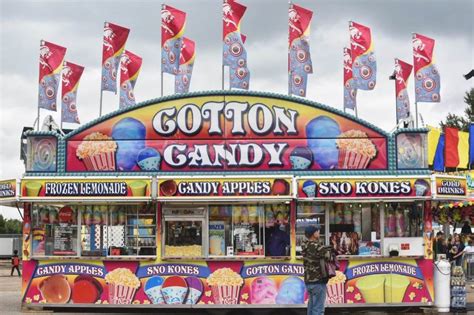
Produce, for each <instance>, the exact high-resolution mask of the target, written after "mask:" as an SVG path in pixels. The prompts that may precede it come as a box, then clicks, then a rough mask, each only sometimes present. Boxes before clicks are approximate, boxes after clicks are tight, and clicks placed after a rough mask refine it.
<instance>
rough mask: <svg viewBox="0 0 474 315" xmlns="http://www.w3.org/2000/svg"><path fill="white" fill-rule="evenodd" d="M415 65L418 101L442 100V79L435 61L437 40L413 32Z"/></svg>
mask: <svg viewBox="0 0 474 315" xmlns="http://www.w3.org/2000/svg"><path fill="white" fill-rule="evenodd" d="M412 44H413V66H414V68H415V100H416V102H430V103H431V102H434V103H438V102H440V99H441V97H440V87H441V79H440V75H439V72H438V69H437V68H436V65H435V64H434V63H433V50H434V45H435V41H434V39H432V38H429V37H426V36H423V35H420V34H413V36H412Z"/></svg>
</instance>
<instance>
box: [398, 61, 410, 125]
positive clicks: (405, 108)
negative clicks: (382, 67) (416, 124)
mask: <svg viewBox="0 0 474 315" xmlns="http://www.w3.org/2000/svg"><path fill="white" fill-rule="evenodd" d="M412 68H413V67H412V65H410V64H408V63H406V62H404V61H402V60H400V59H395V93H396V96H397V122H398V121H400V120H401V119H407V118H408V117H409V116H410V100H409V99H408V92H407V84H408V78H409V77H410V74H411V69H412Z"/></svg>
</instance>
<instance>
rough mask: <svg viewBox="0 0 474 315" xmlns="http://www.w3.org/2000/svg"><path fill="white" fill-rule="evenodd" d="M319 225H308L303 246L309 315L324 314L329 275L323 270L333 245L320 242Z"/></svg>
mask: <svg viewBox="0 0 474 315" xmlns="http://www.w3.org/2000/svg"><path fill="white" fill-rule="evenodd" d="M319 229H320V228H319V226H313V225H311V226H308V227H306V229H305V236H306V238H307V240H305V241H304V242H303V244H302V246H301V248H302V250H301V253H302V256H303V266H304V282H305V284H306V289H307V291H308V295H309V300H308V312H307V314H308V315H321V314H324V302H325V301H326V284H327V283H328V280H329V279H328V277H327V273H326V270H322V267H324V263H323V262H322V261H321V260H323V259H324V260H329V258H330V256H331V247H329V246H324V245H323V244H321V243H320V242H319Z"/></svg>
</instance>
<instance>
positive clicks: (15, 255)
mask: <svg viewBox="0 0 474 315" xmlns="http://www.w3.org/2000/svg"><path fill="white" fill-rule="evenodd" d="M15 269H16V271H17V272H18V277H21V272H20V257H18V251H17V250H16V249H15V250H14V251H13V256H12V272H11V273H10V276H13V271H14V270H15Z"/></svg>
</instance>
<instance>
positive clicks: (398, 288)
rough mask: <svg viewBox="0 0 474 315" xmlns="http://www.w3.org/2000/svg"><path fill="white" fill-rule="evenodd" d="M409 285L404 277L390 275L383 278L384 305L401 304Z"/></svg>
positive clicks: (408, 281)
mask: <svg viewBox="0 0 474 315" xmlns="http://www.w3.org/2000/svg"><path fill="white" fill-rule="evenodd" d="M409 284H410V280H409V279H408V278H407V277H406V276H402V275H397V274H391V275H386V277H385V303H401V302H403V297H404V296H405V291H406V290H407V288H408V285H409Z"/></svg>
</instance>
